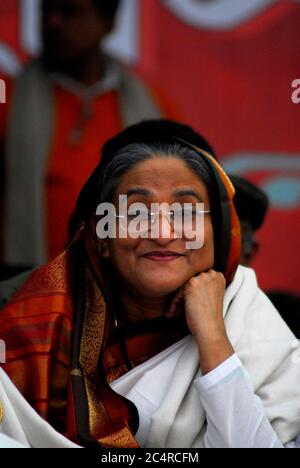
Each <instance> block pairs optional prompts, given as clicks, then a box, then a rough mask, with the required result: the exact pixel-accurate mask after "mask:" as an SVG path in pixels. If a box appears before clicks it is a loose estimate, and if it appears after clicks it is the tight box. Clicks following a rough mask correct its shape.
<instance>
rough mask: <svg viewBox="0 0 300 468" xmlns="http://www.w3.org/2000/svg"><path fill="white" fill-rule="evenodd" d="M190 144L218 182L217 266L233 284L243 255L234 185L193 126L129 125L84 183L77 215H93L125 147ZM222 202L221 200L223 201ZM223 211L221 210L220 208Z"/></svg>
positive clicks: (108, 146) (160, 121) (161, 122)
mask: <svg viewBox="0 0 300 468" xmlns="http://www.w3.org/2000/svg"><path fill="white" fill-rule="evenodd" d="M175 142H177V143H179V144H181V145H182V146H186V147H189V148H190V149H192V150H194V151H195V152H196V153H198V155H199V158H201V159H202V160H203V161H204V162H205V164H206V165H207V168H208V171H209V173H210V175H211V179H212V183H213V186H214V192H215V193H214V195H215V196H214V199H217V204H219V205H220V213H219V212H218V213H217V214H216V213H212V219H213V226H214V231H215V266H214V268H215V269H216V270H217V271H220V272H222V273H223V274H224V276H225V278H226V280H227V284H230V282H231V281H232V279H233V277H234V274H235V272H236V269H237V266H238V263H239V258H240V248H241V246H240V243H241V240H240V225H239V221H238V217H237V215H236V211H235V208H234V205H233V197H234V193H235V190H234V187H233V185H232V183H231V181H230V179H229V177H228V176H227V175H226V174H225V172H224V170H223V169H222V168H221V166H220V165H219V163H218V161H217V158H216V154H215V152H214V150H213V148H212V146H211V145H210V144H209V143H208V142H207V140H206V139H205V138H204V137H202V136H201V135H200V134H199V133H197V132H195V130H193V129H192V128H191V127H189V126H187V125H182V124H180V123H178V122H174V121H170V120H163V119H158V120H148V121H143V122H141V123H139V124H136V125H133V126H131V127H128V128H127V129H125V130H124V131H122V132H121V133H119V134H118V135H117V136H116V137H114V138H112V139H111V140H109V141H108V142H107V143H106V145H105V146H104V148H103V151H102V158H101V163H100V164H99V165H98V167H97V168H96V169H95V171H94V172H93V173H92V175H91V176H90V178H89V180H88V181H87V183H86V184H85V186H84V187H83V189H82V191H81V193H80V196H79V199H78V202H77V216H78V217H79V218H81V219H83V220H84V221H88V219H89V218H90V217H91V215H93V214H94V213H95V211H96V208H97V206H98V204H99V202H100V199H101V181H102V180H103V176H104V174H105V171H106V168H107V166H108V164H109V163H110V162H111V161H112V160H113V158H114V156H115V155H116V154H117V153H118V152H119V151H120V150H122V149H123V148H126V147H127V146H129V145H131V144H134V143H135V144H139V143H140V144H155V143H159V144H160V145H163V144H172V143H173V144H174V143H175ZM219 202H220V203H219ZM218 211H219V210H218Z"/></svg>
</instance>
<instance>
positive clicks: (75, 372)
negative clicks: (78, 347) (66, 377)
mask: <svg viewBox="0 0 300 468" xmlns="http://www.w3.org/2000/svg"><path fill="white" fill-rule="evenodd" d="M71 375H73V377H83V373H82V372H81V370H80V369H73V370H72V371H71Z"/></svg>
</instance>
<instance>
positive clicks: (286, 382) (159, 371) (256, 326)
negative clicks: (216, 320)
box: [112, 267, 300, 448]
mask: <svg viewBox="0 0 300 468" xmlns="http://www.w3.org/2000/svg"><path fill="white" fill-rule="evenodd" d="M224 317H225V322H226V328H227V332H228V335H229V339H230V341H231V343H232V345H233V347H234V349H235V351H236V354H237V355H238V357H239V358H240V360H241V361H242V363H243V366H244V368H245V369H246V370H247V371H248V373H249V375H250V378H251V380H252V383H253V386H254V391H255V393H256V395H257V396H258V397H260V399H261V400H262V403H263V405H264V408H265V412H266V415H267V417H268V419H269V421H270V422H271V424H272V426H273V429H274V430H275V432H276V433H277V435H278V436H279V439H280V440H281V442H282V443H283V444H287V443H288V442H290V441H292V440H294V439H295V438H296V437H297V436H298V435H299V434H300V360H299V344H298V341H297V340H296V338H295V337H294V335H293V334H292V333H291V331H290V330H289V329H288V327H287V326H286V325H285V323H284V322H283V320H282V319H281V317H280V316H279V314H278V312H277V311H276V309H275V308H274V307H273V305H272V304H271V302H270V301H269V299H268V298H267V297H266V296H265V294H264V293H263V292H262V291H261V290H260V289H259V288H258V285H257V281H256V276H255V273H254V271H253V270H250V269H247V268H243V267H239V269H238V271H237V274H236V276H235V279H234V281H233V283H232V284H231V285H230V286H229V287H228V288H227V290H226V293H225V300H224ZM296 348H297V349H298V350H297V349H296ZM199 376H201V371H200V369H199V357H198V350H197V346H196V343H195V341H194V339H193V338H192V336H189V337H187V338H185V339H183V340H181V341H180V342H179V343H176V344H175V345H173V347H171V348H169V349H167V350H166V351H164V352H163V353H161V354H159V355H157V356H155V357H154V358H153V359H151V360H149V361H147V363H145V364H144V365H141V366H139V367H137V368H135V369H134V370H132V371H131V372H129V373H128V374H126V375H125V376H123V377H121V378H120V379H118V380H117V381H116V382H114V383H113V385H112V387H113V388H114V389H115V390H116V391H118V392H119V393H121V394H122V395H124V396H127V398H128V399H131V400H132V401H133V402H135V401H136V402H137V401H138V402H139V411H143V408H144V409H145V417H147V415H149V413H151V414H152V418H151V428H150V433H149V434H148V437H147V440H146V441H145V444H144V446H145V447H155V448H160V447H161V448H177V447H187V448H199V447H200V448H201V447H203V446H204V436H205V432H206V429H207V424H206V415H205V410H204V408H203V406H202V404H201V402H200V399H199V394H198V391H197V389H196V387H195V385H193V383H194V380H195V379H196V378H197V377H199ZM140 408H141V409H140ZM148 417H149V416H148ZM141 419H142V418H141ZM141 429H142V428H141Z"/></svg>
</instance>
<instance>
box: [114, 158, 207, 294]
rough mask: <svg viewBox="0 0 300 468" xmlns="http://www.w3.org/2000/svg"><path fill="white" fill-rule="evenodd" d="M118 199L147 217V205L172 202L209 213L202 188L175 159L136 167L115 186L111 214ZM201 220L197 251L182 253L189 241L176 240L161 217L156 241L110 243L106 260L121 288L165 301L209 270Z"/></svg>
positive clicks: (197, 178) (165, 219)
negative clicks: (201, 242)
mask: <svg viewBox="0 0 300 468" xmlns="http://www.w3.org/2000/svg"><path fill="white" fill-rule="evenodd" d="M120 195H127V196H128V207H130V206H131V205H132V204H134V203H143V204H144V205H146V206H147V207H148V208H149V211H152V210H151V209H150V205H151V204H152V203H159V204H161V203H168V204H169V205H172V203H174V202H177V203H180V204H181V205H183V204H184V203H189V204H192V205H193V206H194V207H196V203H204V209H205V210H210V203H209V197H208V192H207V189H206V186H205V184H204V182H202V180H201V179H199V177H198V176H197V175H196V174H195V173H194V172H193V171H192V170H191V169H190V168H189V167H188V166H187V165H186V164H185V163H184V161H182V160H181V159H178V158H176V157H172V158H170V157H169V158H167V157H163V158H160V157H153V158H152V159H149V160H146V161H143V162H141V163H138V164H137V165H135V166H134V167H133V168H132V169H130V170H129V171H128V172H127V173H126V174H125V175H124V176H123V177H122V179H121V181H120V184H119V187H118V189H117V192H116V194H115V200H114V203H115V206H116V208H117V207H118V200H119V196H120ZM117 211H118V209H117ZM204 216H205V217H204V245H203V247H202V248H200V249H196V250H195V249H194V248H193V249H189V248H187V245H186V244H187V242H188V241H189V240H190V239H186V238H185V237H182V236H181V237H182V238H176V235H175V234H174V232H173V230H172V229H170V228H169V222H168V219H167V217H165V216H164V215H163V216H160V218H159V223H160V225H159V226H160V228H159V230H158V232H157V235H156V236H154V237H151V238H141V237H140V238H138V239H133V238H131V237H127V238H126V239H122V238H117V239H110V240H109V241H108V243H107V244H106V254H105V256H106V257H110V258H111V261H112V263H113V266H114V268H115V269H116V270H117V272H118V273H119V276H120V277H121V279H122V280H123V285H124V286H125V287H126V288H129V289H130V290H131V291H133V292H134V293H135V294H139V295H143V296H146V297H153V298H154V297H156V298H157V297H165V296H167V295H170V294H172V293H173V292H175V291H176V290H178V289H179V288H180V287H182V286H183V285H184V284H185V283H186V282H187V281H188V280H189V279H190V278H192V277H193V276H195V275H197V274H199V273H201V272H203V271H206V270H209V269H211V268H212V267H213V265H214V239H213V228H212V223H211V215H210V214H205V215H204ZM161 255H163V256H161Z"/></svg>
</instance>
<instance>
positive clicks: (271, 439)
mask: <svg viewBox="0 0 300 468" xmlns="http://www.w3.org/2000/svg"><path fill="white" fill-rule="evenodd" d="M194 383H195V385H196V387H197V389H198V392H199V396H200V399H201V402H202V404H203V406H204V408H205V411H206V417H207V432H206V434H205V437H204V441H205V447H206V448H284V446H283V444H282V443H281V442H280V440H279V439H278V437H277V434H276V433H275V431H274V429H273V428H272V426H271V424H270V422H269V421H268V419H267V417H266V414H265V411H264V407H263V404H262V401H261V399H260V398H259V397H258V396H256V395H255V393H254V389H253V385H252V382H251V380H250V377H249V376H248V373H247V372H246V370H245V369H244V368H243V366H242V363H241V361H240V360H239V358H238V357H237V355H236V354H234V355H233V356H231V357H230V358H229V359H227V360H226V361H225V362H224V363H223V364H221V365H220V366H219V367H217V368H216V369H214V370H213V371H212V372H210V373H209V374H207V375H206V376H204V377H199V378H197V379H196V380H195V382H194Z"/></svg>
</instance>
